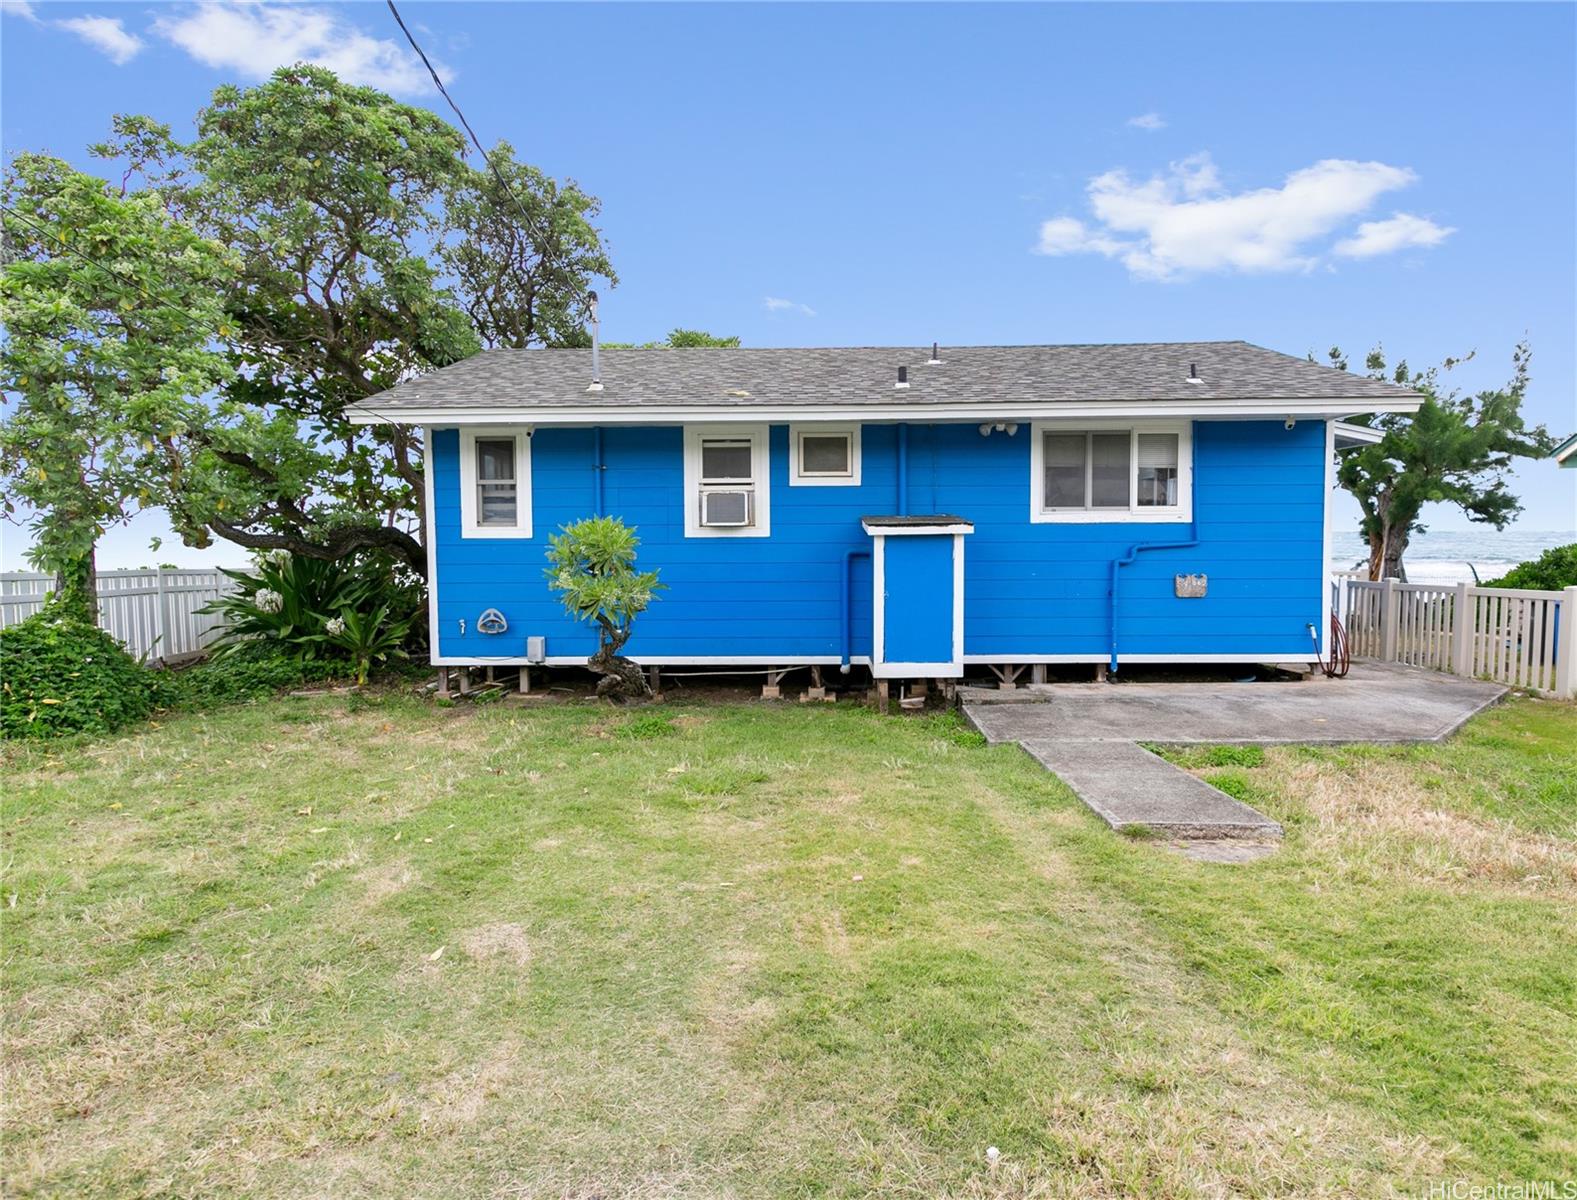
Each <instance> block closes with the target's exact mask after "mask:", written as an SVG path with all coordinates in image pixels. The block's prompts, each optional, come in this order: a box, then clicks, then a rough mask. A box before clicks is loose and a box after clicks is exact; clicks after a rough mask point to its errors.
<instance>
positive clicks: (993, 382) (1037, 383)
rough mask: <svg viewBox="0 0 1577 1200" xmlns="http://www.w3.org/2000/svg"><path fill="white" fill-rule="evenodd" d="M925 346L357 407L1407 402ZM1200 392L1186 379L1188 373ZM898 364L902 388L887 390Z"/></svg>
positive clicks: (670, 364) (485, 372)
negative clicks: (903, 370) (936, 352)
mask: <svg viewBox="0 0 1577 1200" xmlns="http://www.w3.org/2000/svg"><path fill="white" fill-rule="evenodd" d="M929 357H930V349H929V347H923V348H915V347H912V346H899V347H871V346H861V347H846V348H821V349H735V350H712V349H687V350H604V351H602V382H603V390H602V391H601V392H590V393H588V392H587V391H586V385H587V384H588V383H589V382H590V381H591V351H590V350H486V351H483V352H482V353H480V354H476V355H474V356H472V357H471V358H468V359H465V360H464V361H463V362H458V363H455V364H454V365H452V366H448V367H443V368H440V369H439V370H436V371H430V372H428V373H427V374H425V375H422V376H420V377H418V378H416V379H412V380H409V381H407V382H405V383H402V384H400V385H398V386H397V387H394V388H391V389H390V390H388V391H386V392H383V393H381V394H379V395H377V396H373V397H371V398H369V399H368V400H366V401H364V402H362V404H361V406H360V407H361V408H363V409H364V410H366V411H368V412H372V413H377V414H379V415H387V416H391V417H398V415H399V414H400V413H401V412H402V411H403V412H432V411H434V410H443V411H447V410H451V409H452V410H454V411H455V412H456V413H459V412H462V411H464V410H467V409H478V408H484V409H497V408H520V409H538V410H540V409H553V408H586V407H589V406H590V407H597V408H610V409H628V408H640V407H649V406H662V405H685V406H694V405H703V406H706V407H708V408H719V409H740V408H750V407H755V406H773V407H781V406H803V407H805V408H807V409H814V408H816V407H819V406H836V407H839V408H847V407H850V406H860V405H891V404H894V403H899V402H901V403H902V404H903V405H905V406H906V407H908V406H912V407H914V408H917V409H919V408H924V407H926V406H927V405H942V404H949V405H959V404H973V403H981V404H985V403H994V404H1003V403H1009V404H1011V403H1017V402H1024V403H1031V404H1048V403H1057V402H1063V401H1066V402H1083V403H1092V402H1093V403H1101V402H1107V401H1111V402H1133V401H1147V400H1157V401H1165V400H1173V401H1178V400H1181V401H1188V400H1195V401H1217V402H1232V401H1255V400H1257V401H1264V400H1311V401H1320V400H1332V401H1348V400H1351V401H1358V402H1360V404H1359V405H1358V407H1362V403H1361V402H1375V403H1378V404H1382V405H1383V404H1387V403H1397V402H1407V401H1410V400H1416V399H1417V398H1418V397H1417V394H1416V393H1414V392H1411V391H1409V390H1408V389H1406V388H1402V387H1397V386H1395V385H1392V384H1388V383H1380V382H1377V381H1375V380H1372V379H1365V378H1364V377H1362V376H1359V375H1352V374H1348V373H1346V372H1342V371H1336V370H1333V369H1332V368H1330V367H1321V366H1316V365H1315V364H1313V363H1311V362H1309V361H1308V360H1307V359H1303V358H1297V357H1294V356H1293V355H1290V354H1281V353H1278V352H1277V351H1274V350H1266V349H1264V348H1263V347H1261V346H1252V345H1250V344H1249V343H1247V342H1144V343H1133V344H1125V345H1090V346H948V347H944V348H943V349H942V352H941V358H942V365H940V366H928V365H926V360H927V359H928V358H929ZM1191 364H1192V365H1196V366H1197V367H1198V371H1199V376H1200V378H1201V379H1202V380H1203V382H1201V383H1189V382H1188V381H1187V379H1188V374H1189V367H1190V365H1191ZM900 365H904V366H907V367H908V368H909V383H910V386H909V387H908V388H907V389H897V388H894V386H893V384H894V382H895V381H896V378H897V368H898V367H899V366H900Z"/></svg>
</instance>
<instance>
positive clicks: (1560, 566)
mask: <svg viewBox="0 0 1577 1200" xmlns="http://www.w3.org/2000/svg"><path fill="white" fill-rule="evenodd" d="M1484 586H1485V587H1492V588H1528V589H1530V590H1532V591H1536V592H1546V591H1553V592H1558V591H1560V590H1561V589H1562V588H1569V587H1577V542H1573V543H1572V544H1571V545H1569V546H1555V547H1553V548H1552V549H1549V550H1546V551H1545V552H1544V553H1543V554H1541V555H1539V557H1538V558H1535V559H1533V560H1532V561H1531V562H1525V563H1518V564H1517V565H1516V566H1514V567H1512V568H1511V570H1509V571H1507V572H1506V573H1505V574H1504V575H1502V576H1501V577H1500V578H1499V579H1490V580H1487V581H1485V583H1484Z"/></svg>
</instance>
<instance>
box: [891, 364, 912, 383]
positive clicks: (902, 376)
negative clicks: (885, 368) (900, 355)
mask: <svg viewBox="0 0 1577 1200" xmlns="http://www.w3.org/2000/svg"><path fill="white" fill-rule="evenodd" d="M908 386H909V368H908V367H899V368H898V382H897V383H895V384H893V387H895V388H906V387H908Z"/></svg>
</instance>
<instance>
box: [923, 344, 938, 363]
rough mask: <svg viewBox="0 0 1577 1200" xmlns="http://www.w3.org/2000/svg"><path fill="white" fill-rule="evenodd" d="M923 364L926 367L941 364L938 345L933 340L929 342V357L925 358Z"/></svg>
mask: <svg viewBox="0 0 1577 1200" xmlns="http://www.w3.org/2000/svg"><path fill="white" fill-rule="evenodd" d="M925 365H926V366H928V367H939V366H941V365H942V355H941V353H940V347H938V346H937V344H936V343H935V342H932V343H931V357H930V358H928V359H926V360H925Z"/></svg>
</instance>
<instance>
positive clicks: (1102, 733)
mask: <svg viewBox="0 0 1577 1200" xmlns="http://www.w3.org/2000/svg"><path fill="white" fill-rule="evenodd" d="M1505 694H1506V689H1505V688H1504V687H1501V686H1500V685H1499V684H1493V683H1482V682H1480V681H1478V680H1475V679H1460V678H1458V677H1457V676H1454V675H1444V674H1440V673H1438V672H1434V671H1420V670H1416V669H1413V668H1411V667H1399V666H1395V665H1393V664H1389V663H1386V664H1381V663H1361V664H1354V666H1353V669H1352V673H1351V674H1350V675H1348V677H1347V678H1346V679H1325V678H1323V677H1316V678H1315V679H1312V680H1309V681H1307V682H1287V683H1139V684H1121V683H1119V684H1106V683H1074V684H1047V685H1040V686H1034V687H1027V688H1017V689H1013V690H1008V691H998V690H996V689H992V688H960V689H959V698H960V700H961V701H962V702H963V710H964V716H965V717H966V719H968V720H969V722H970V723H971V724H972V725H974V727H975V728H976V729H978V730H980V732H981V733H983V734H985V735H986V739H987V740H988V741H992V742H1018V743H1020V744H1021V745H1022V746H1023V747H1024V748H1025V749H1026V750H1027V751H1029V753H1030V754H1031V755H1033V756H1034V757H1035V759H1036V760H1037V761H1039V762H1040V763H1041V764H1042V765H1043V766H1045V767H1046V768H1047V769H1048V770H1050V771H1052V772H1054V773H1055V774H1056V775H1058V776H1059V777H1060V778H1061V779H1062V780H1063V781H1064V782H1066V783H1067V784H1068V786H1069V787H1071V788H1072V789H1073V790H1074V792H1075V793H1077V794H1078V796H1079V798H1080V799H1081V800H1083V801H1084V802H1085V803H1086V804H1088V805H1089V806H1090V808H1091V809H1093V810H1094V811H1095V812H1096V813H1097V814H1099V816H1100V817H1101V818H1102V819H1103V820H1104V821H1106V823H1107V824H1109V825H1110V826H1111V827H1112V828H1114V829H1121V828H1123V827H1124V826H1130V825H1144V826H1148V827H1149V828H1151V829H1154V830H1155V831H1156V832H1158V833H1162V834H1166V835H1168V836H1171V837H1176V838H1266V837H1280V836H1281V827H1280V826H1279V825H1277V824H1276V822H1274V821H1272V820H1271V819H1270V818H1269V817H1266V816H1264V815H1263V814H1261V813H1258V812H1255V811H1254V810H1253V809H1252V808H1250V807H1248V805H1246V804H1243V803H1240V802H1239V801H1237V800H1234V799H1233V798H1232V797H1230V796H1228V795H1226V794H1225V793H1223V792H1219V791H1217V790H1216V789H1215V788H1213V787H1211V786H1210V785H1209V784H1206V783H1204V782H1203V781H1202V780H1200V779H1198V778H1196V777H1194V776H1193V775H1190V774H1189V773H1188V772H1186V771H1183V770H1180V769H1179V768H1177V767H1174V766H1172V765H1171V764H1170V763H1168V762H1166V761H1164V760H1163V759H1160V758H1157V757H1156V756H1155V755H1154V754H1151V753H1150V752H1149V751H1147V750H1144V749H1142V748H1141V747H1139V746H1137V745H1135V744H1134V743H1136V742H1155V743H1158V744H1161V745H1186V744H1190V743H1203V744H1208V745H1218V744H1239V745H1273V744H1278V743H1325V744H1329V743H1342V742H1435V741H1440V740H1441V739H1442V738H1445V737H1447V736H1448V735H1450V734H1451V733H1453V732H1455V731H1456V730H1457V729H1458V728H1459V727H1460V726H1461V725H1462V724H1463V722H1465V721H1466V720H1467V719H1468V718H1469V717H1471V716H1472V715H1473V714H1474V713H1476V712H1479V711H1480V710H1482V709H1484V708H1487V707H1488V706H1489V705H1491V704H1493V703H1495V701H1497V700H1499V699H1500V698H1501V697H1502V696H1504V695H1505Z"/></svg>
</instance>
